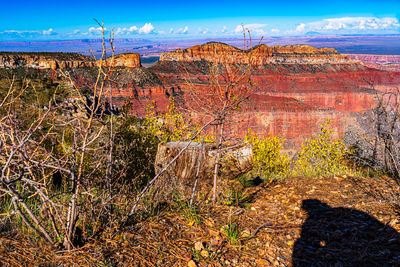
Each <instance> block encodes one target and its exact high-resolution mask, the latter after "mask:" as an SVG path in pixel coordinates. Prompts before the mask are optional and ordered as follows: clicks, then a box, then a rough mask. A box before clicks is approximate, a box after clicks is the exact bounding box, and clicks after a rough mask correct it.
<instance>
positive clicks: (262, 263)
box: [256, 259, 270, 267]
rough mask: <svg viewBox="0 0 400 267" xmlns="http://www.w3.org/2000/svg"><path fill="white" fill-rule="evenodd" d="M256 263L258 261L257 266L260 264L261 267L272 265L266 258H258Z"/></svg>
mask: <svg viewBox="0 0 400 267" xmlns="http://www.w3.org/2000/svg"><path fill="white" fill-rule="evenodd" d="M256 263H257V266H259V267H267V266H270V264H269V262H268V261H267V260H264V259H257V260H256Z"/></svg>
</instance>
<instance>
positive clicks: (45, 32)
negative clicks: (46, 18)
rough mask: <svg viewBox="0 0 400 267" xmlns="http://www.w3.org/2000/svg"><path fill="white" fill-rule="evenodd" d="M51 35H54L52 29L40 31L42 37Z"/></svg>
mask: <svg viewBox="0 0 400 267" xmlns="http://www.w3.org/2000/svg"><path fill="white" fill-rule="evenodd" d="M53 33H54V30H53V29H52V28H50V29H48V30H43V31H42V34H43V35H52V34H53Z"/></svg>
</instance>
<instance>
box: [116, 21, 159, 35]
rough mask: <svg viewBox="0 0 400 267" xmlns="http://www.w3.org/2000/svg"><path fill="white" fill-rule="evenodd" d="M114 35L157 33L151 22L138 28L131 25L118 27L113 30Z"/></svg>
mask: <svg viewBox="0 0 400 267" xmlns="http://www.w3.org/2000/svg"><path fill="white" fill-rule="evenodd" d="M114 32H115V35H130V34H155V33H157V32H156V30H155V28H154V26H153V24H151V23H145V24H144V25H143V26H142V27H140V28H138V27H137V26H135V25H133V26H130V27H118V28H116V29H115V30H114Z"/></svg>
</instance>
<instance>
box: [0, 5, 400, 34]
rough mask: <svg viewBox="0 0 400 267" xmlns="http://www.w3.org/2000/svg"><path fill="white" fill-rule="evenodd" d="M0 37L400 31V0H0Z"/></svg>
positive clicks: (391, 32) (385, 32)
mask: <svg viewBox="0 0 400 267" xmlns="http://www.w3.org/2000/svg"><path fill="white" fill-rule="evenodd" d="M0 1H1V3H0V6H1V7H2V8H1V9H2V12H1V13H2V15H1V16H0V40H3V41H4V40H44V39H79V38H94V37H96V36H97V37H98V35H99V31H98V29H97V26H96V24H95V22H94V21H93V18H97V19H98V20H100V21H104V23H105V25H106V28H107V30H111V29H113V30H114V32H115V34H116V37H141V38H142V37H143V38H169V37H174V38H175V37H177V36H180V37H181V38H184V37H187V38H188V37H199V36H204V37H209V36H218V37H225V36H226V37H228V36H240V34H241V29H242V28H241V27H240V25H241V24H244V25H245V27H246V28H248V29H250V30H251V32H252V34H253V35H258V36H261V35H262V36H286V35H289V36H292V35H304V34H307V33H310V32H318V33H320V34H323V35H332V34H387V33H389V34H393V33H400V22H399V20H400V0H354V1H351V0H347V1H344V0H330V1H300V0H297V1H291V0H285V1H278V0H274V1H266V0H264V1H235V0H230V1H226V0H213V1H210V0H200V1H191V0H186V1H183V0H179V1H160V0H153V1H151V0H147V1H143V0H141V1H123V0H114V1H102V0H98V1H84V0H81V1H77V0H70V1H62V0H52V1H48V0H42V1H40V0H37V1H15V0H14V1H11V0H0Z"/></svg>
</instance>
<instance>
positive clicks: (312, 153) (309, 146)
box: [292, 121, 350, 177]
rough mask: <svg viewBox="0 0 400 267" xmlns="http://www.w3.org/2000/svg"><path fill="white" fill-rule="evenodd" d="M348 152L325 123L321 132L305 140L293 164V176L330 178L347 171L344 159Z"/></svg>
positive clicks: (328, 122)
mask: <svg viewBox="0 0 400 267" xmlns="http://www.w3.org/2000/svg"><path fill="white" fill-rule="evenodd" d="M349 154H350V150H349V149H348V148H347V147H346V145H345V144H344V142H343V141H342V140H341V139H334V138H333V130H332V128H331V126H330V121H326V122H325V123H324V124H323V125H322V128H321V132H320V133H319V134H318V135H316V136H315V137H313V138H311V139H308V140H306V141H305V142H304V143H303V145H302V147H301V149H300V151H299V153H298V156H297V159H296V161H295V162H294V168H293V170H292V175H293V176H310V177H318V176H330V175H339V174H343V173H346V172H348V171H349V168H348V166H347V164H346V158H347V156H349Z"/></svg>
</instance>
